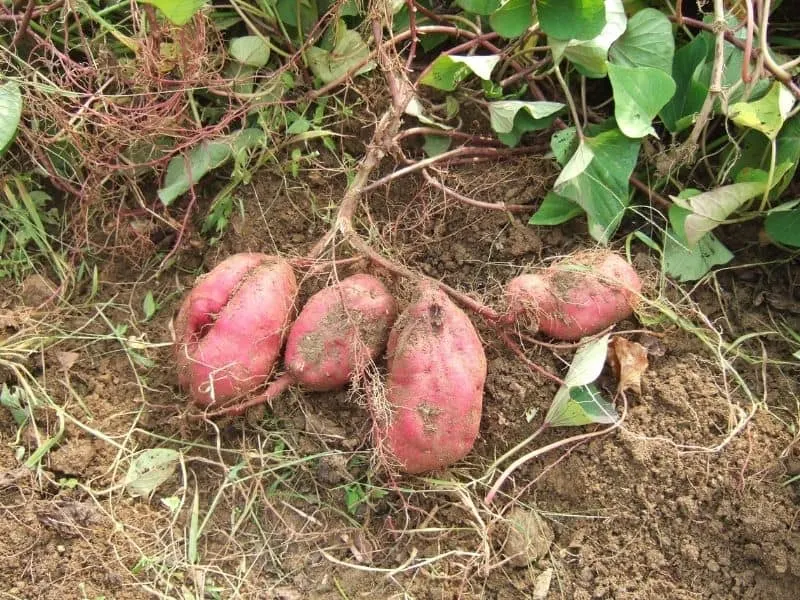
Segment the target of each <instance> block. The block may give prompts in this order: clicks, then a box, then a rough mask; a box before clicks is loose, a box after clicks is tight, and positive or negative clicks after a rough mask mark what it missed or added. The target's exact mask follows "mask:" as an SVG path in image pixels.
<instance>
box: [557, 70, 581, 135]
mask: <svg viewBox="0 0 800 600" xmlns="http://www.w3.org/2000/svg"><path fill="white" fill-rule="evenodd" d="M553 72H554V73H555V74H556V79H558V83H559V84H560V85H561V89H562V90H564V95H565V96H566V98H567V104H568V105H569V112H570V113H572V120H573V121H574V123H575V131H576V133H577V134H578V139H579V140H580V141H581V142H582V141H584V139H586V138H585V137H584V135H583V126H582V125H581V119H580V116H579V115H578V109H577V107H576V106H575V99H574V98H573V97H572V94H571V93H570V91H569V86H568V85H567V82H566V81H565V80H564V77H563V76H562V75H561V69H560V68H559V66H558V65H556V66H555V68H554V69H553Z"/></svg>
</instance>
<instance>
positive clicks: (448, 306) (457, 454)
mask: <svg viewBox="0 0 800 600" xmlns="http://www.w3.org/2000/svg"><path fill="white" fill-rule="evenodd" d="M387 353H388V368H389V375H388V381H387V390H386V399H387V401H388V404H389V410H390V417H389V421H388V423H387V426H386V427H385V428H384V429H383V430H382V431H381V432H380V435H381V436H382V439H381V440H379V441H380V442H382V443H384V444H385V446H384V449H385V450H387V451H388V454H389V455H390V458H391V459H393V461H394V462H396V463H397V464H398V465H399V468H400V470H402V471H404V472H406V473H422V472H425V471H431V470H437V469H441V468H444V467H446V466H448V465H450V464H452V463H454V462H456V461H458V460H460V459H462V458H463V457H464V456H466V455H467V454H468V453H469V452H470V450H471V449H472V446H473V444H474V443H475V440H476V439H477V437H478V431H479V427H480V421H481V413H482V405H483V387H484V384H485V382H486V369H487V365H486V354H485V353H484V350H483V345H482V344H481V340H480V338H479V337H478V333H477V332H476V331H475V327H474V326H473V324H472V322H471V321H470V320H469V318H468V317H467V315H466V314H465V313H464V312H463V311H462V310H461V309H460V308H458V307H457V306H456V305H455V304H454V303H453V302H452V301H451V300H450V299H449V298H448V297H447V296H446V295H445V294H444V293H443V292H442V291H440V290H439V289H438V288H436V287H434V286H432V285H430V284H423V286H421V289H420V294H419V296H418V298H417V299H416V301H415V302H413V303H412V304H411V305H410V306H409V307H408V308H407V309H406V310H405V311H404V312H403V314H402V315H401V316H400V318H399V319H398V320H397V322H396V323H395V326H394V327H393V328H392V332H391V334H390V335H389V343H388V347H387Z"/></svg>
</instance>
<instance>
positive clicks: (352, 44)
mask: <svg viewBox="0 0 800 600" xmlns="http://www.w3.org/2000/svg"><path fill="white" fill-rule="evenodd" d="M369 54H370V52H369V48H368V47H367V45H366V44H365V43H364V40H362V39H361V36H360V35H359V34H358V32H357V31H353V30H352V29H347V30H345V31H344V33H343V34H342V36H341V37H340V38H339V40H338V41H337V42H336V45H335V46H334V47H333V50H331V51H330V52H329V51H328V50H323V49H322V48H318V47H316V46H315V47H312V48H309V49H308V51H307V53H306V56H307V58H308V66H309V67H310V68H311V72H312V73H314V75H316V76H317V77H319V78H320V79H321V80H322V82H323V83H330V82H332V81H336V80H337V79H339V78H340V77H343V76H345V75H346V74H347V73H348V72H350V71H351V70H352V69H353V68H355V66H356V65H358V64H359V63H361V62H362V61H364V59H366V58H368V57H369ZM374 68H375V63H374V62H373V61H369V62H367V63H366V64H365V65H364V66H363V67H361V68H360V69H358V70H357V71H356V72H355V73H353V76H355V75H361V74H363V73H366V72H368V71H371V70H372V69H374Z"/></svg>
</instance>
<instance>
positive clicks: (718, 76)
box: [685, 0, 727, 154]
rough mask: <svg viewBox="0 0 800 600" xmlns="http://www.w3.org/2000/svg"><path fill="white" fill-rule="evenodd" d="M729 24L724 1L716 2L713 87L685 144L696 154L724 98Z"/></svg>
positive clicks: (712, 68)
mask: <svg viewBox="0 0 800 600" xmlns="http://www.w3.org/2000/svg"><path fill="white" fill-rule="evenodd" d="M726 28H727V24H726V22H725V3H724V1H723V0H714V26H713V31H714V33H715V34H716V43H715V45H714V63H713V65H712V67H711V85H710V86H709V88H708V94H706V99H705V102H703V106H702V108H701V109H700V113H699V114H698V116H697V120H696V121H695V123H694V128H693V129H692V133H691V134H690V135H689V138H688V139H687V140H686V142H685V146H686V148H689V149H690V150H691V152H692V154H694V152H695V150H696V148H697V143H698V142H699V141H700V136H701V135H703V131H705V128H706V125H708V121H709V119H710V118H711V115H712V114H713V112H714V102H715V101H716V99H717V97H721V96H722V74H723V70H724V67H725V30H726Z"/></svg>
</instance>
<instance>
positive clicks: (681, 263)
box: [664, 228, 733, 283]
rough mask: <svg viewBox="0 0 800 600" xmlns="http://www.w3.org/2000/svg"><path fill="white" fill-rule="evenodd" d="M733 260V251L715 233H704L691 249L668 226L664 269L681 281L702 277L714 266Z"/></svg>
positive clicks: (665, 238) (665, 240)
mask: <svg viewBox="0 0 800 600" xmlns="http://www.w3.org/2000/svg"><path fill="white" fill-rule="evenodd" d="M731 260H733V253H732V252H731V251H730V250H728V248H726V247H725V245H724V244H723V243H722V242H720V241H719V240H718V239H717V237H716V236H715V235H714V234H713V233H707V234H706V235H704V236H703V237H702V238H701V239H700V240H699V241H698V242H697V244H696V245H695V247H694V248H692V249H689V248H688V247H687V246H686V244H684V243H680V242H679V241H677V240H676V232H675V231H674V230H673V229H671V228H668V229H667V232H666V234H665V237H664V271H665V272H666V273H667V275H669V276H671V277H676V278H677V279H678V281H680V282H681V283H685V282H687V281H697V280H698V279H702V278H703V276H704V275H705V274H706V273H708V272H709V271H710V270H711V269H712V267H714V266H716V265H724V264H727V263H729V262H730V261H731Z"/></svg>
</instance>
